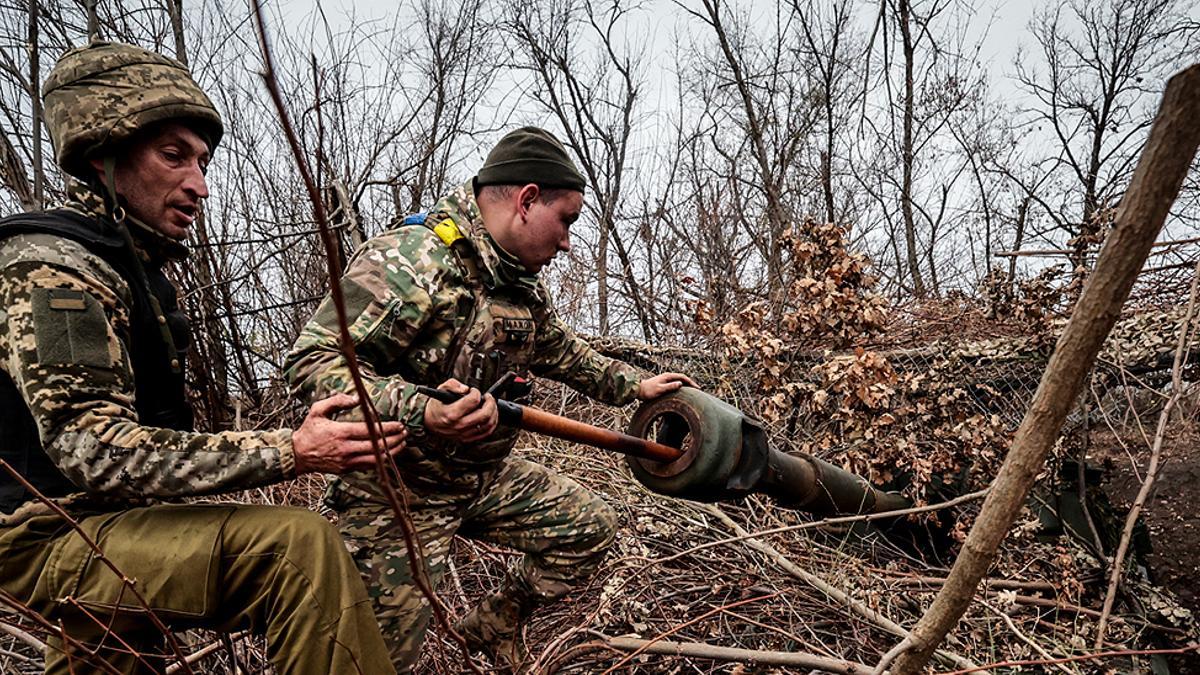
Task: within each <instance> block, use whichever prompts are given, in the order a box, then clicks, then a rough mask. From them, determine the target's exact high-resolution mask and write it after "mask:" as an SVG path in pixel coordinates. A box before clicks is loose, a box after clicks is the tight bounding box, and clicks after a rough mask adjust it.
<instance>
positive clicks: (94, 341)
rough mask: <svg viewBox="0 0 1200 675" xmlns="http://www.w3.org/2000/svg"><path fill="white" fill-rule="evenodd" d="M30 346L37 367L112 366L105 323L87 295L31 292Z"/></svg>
mask: <svg viewBox="0 0 1200 675" xmlns="http://www.w3.org/2000/svg"><path fill="white" fill-rule="evenodd" d="M30 302H31V304H32V305H33V306H32V307H31V309H32V310H33V311H32V315H33V333H34V342H35V344H36V345H37V356H38V362H39V363H40V364H41V365H80V366H91V367H94V368H108V367H111V366H112V362H111V361H112V359H111V357H110V355H109V351H108V319H107V318H106V317H105V316H104V308H103V307H102V306H101V305H100V303H99V302H98V301H97V300H96V299H95V298H93V297H92V296H91V295H90V294H89V293H85V292H83V291H75V290H71V289H66V288H35V289H33V292H32V294H31V297H30Z"/></svg>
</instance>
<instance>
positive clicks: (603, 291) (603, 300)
mask: <svg viewBox="0 0 1200 675" xmlns="http://www.w3.org/2000/svg"><path fill="white" fill-rule="evenodd" d="M596 311H597V314H598V316H597V319H599V322H600V326H599V332H600V334H601V335H608V228H607V227H601V228H600V241H599V243H597V244H596Z"/></svg>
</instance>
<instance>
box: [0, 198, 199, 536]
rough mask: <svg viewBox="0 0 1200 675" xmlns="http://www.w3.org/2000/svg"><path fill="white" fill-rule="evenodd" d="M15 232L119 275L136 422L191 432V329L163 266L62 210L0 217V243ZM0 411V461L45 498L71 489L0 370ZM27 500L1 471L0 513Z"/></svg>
mask: <svg viewBox="0 0 1200 675" xmlns="http://www.w3.org/2000/svg"><path fill="white" fill-rule="evenodd" d="M18 234H52V235H55V236H59V237H63V238H64V239H70V240H71V241H75V242H78V243H79V244H82V245H83V246H84V247H85V248H86V249H87V250H88V251H90V252H91V253H93V254H95V255H96V256H98V257H99V258H101V259H103V260H104V262H106V263H108V264H109V265H110V266H112V268H113V269H114V270H116V271H117V273H118V274H120V275H121V278H122V279H124V280H125V282H126V283H127V284H128V285H129V289H130V295H131V296H132V299H133V306H132V308H131V310H132V311H131V313H130V326H129V327H130V336H129V337H130V341H129V345H128V350H129V360H130V363H131V365H132V367H133V380H134V392H135V399H134V407H135V409H136V411H137V415H138V422H139V423H140V424H142V425H145V426H151V427H163V428H167V429H175V430H179V431H190V430H191V429H192V424H193V419H192V408H191V405H190V404H189V403H188V400H187V392H186V389H185V386H184V375H183V372H184V364H186V362H187V351H188V347H189V346H190V344H191V332H190V331H189V329H188V324H187V317H186V316H185V315H184V313H183V311H182V310H181V309H180V308H179V301H178V298H177V296H176V289H175V286H174V284H172V283H171V281H170V280H169V279H167V277H166V275H165V274H164V273H163V271H162V268H161V267H159V266H144V265H142V264H141V262H140V261H139V260H138V258H137V257H136V256H137V253H136V252H134V251H132V250H130V248H129V246H128V244H127V242H126V239H125V235H124V234H122V233H121V232H120V231H119V230H117V228H116V226H115V225H114V224H112V223H109V222H105V221H101V220H98V219H93V218H89V217H87V216H84V215H83V214H80V213H76V212H74V211H71V210H67V209H56V210H53V211H48V212H46V213H24V214H18V215H15V216H10V217H8V218H3V219H0V240H3V239H6V238H8V237H11V236H14V235H18ZM156 304H157V311H156V307H155V305H156ZM160 317H161V318H160ZM172 343H173V344H172ZM172 347H173V348H172ZM0 411H3V414H0V458H3V459H4V460H5V461H7V462H8V463H9V464H11V465H12V466H13V467H14V468H15V469H16V470H17V471H19V472H20V473H21V475H22V476H24V477H25V479H26V480H28V481H29V482H30V483H31V484H32V485H33V486H34V487H35V488H37V489H38V491H39V492H41V493H42V494H44V495H46V496H47V497H62V496H65V495H67V494H70V493H72V492H78V491H79V488H78V487H77V486H75V485H74V484H73V483H72V482H71V481H70V480H68V479H67V477H66V476H64V475H63V474H62V472H61V471H59V469H58V467H57V466H55V465H54V463H53V462H52V461H51V459H50V457H49V456H47V454H46V451H45V449H44V448H43V445H42V441H41V437H40V434H39V432H38V428H37V423H36V422H35V421H34V419H33V414H32V413H31V412H30V410H29V406H27V405H26V403H25V400H24V398H23V397H22V396H21V392H20V391H19V390H18V389H17V386H16V384H15V383H14V382H13V380H12V378H11V376H10V375H9V374H8V373H7V372H5V371H2V370H0ZM31 497H32V495H30V494H28V492H27V491H26V490H25V489H24V488H23V487H22V486H21V485H19V484H17V483H16V482H15V481H13V479H12V477H11V476H9V475H8V473H7V472H3V471H0V512H6V513H7V512H12V511H13V510H14V509H16V508H17V507H18V506H20V505H21V504H22V503H24V502H25V501H27V500H28V499H30V498H31Z"/></svg>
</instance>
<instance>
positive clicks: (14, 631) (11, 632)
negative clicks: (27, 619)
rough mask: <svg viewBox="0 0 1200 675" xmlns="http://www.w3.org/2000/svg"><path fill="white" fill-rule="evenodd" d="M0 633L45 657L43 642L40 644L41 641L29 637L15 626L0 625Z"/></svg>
mask: <svg viewBox="0 0 1200 675" xmlns="http://www.w3.org/2000/svg"><path fill="white" fill-rule="evenodd" d="M0 633H4V634H6V635H8V636H10V637H13V638H16V640H17V641H18V642H22V643H24V644H25V645H26V646H28V647H30V648H32V649H33V650H34V651H36V652H37V653H39V654H41V655H42V656H45V655H46V643H45V642H42V641H41V640H39V639H37V638H36V637H34V636H32V635H30V634H29V633H26V632H25V631H23V630H21V629H20V628H18V627H16V626H13V625H10V624H7V623H0Z"/></svg>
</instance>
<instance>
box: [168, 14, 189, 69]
mask: <svg viewBox="0 0 1200 675" xmlns="http://www.w3.org/2000/svg"><path fill="white" fill-rule="evenodd" d="M163 1H164V2H166V3H167V14H168V15H170V17H171V34H172V35H173V36H174V37H175V58H176V59H179V61H180V63H182V64H183V65H185V66H186V65H188V57H187V43H186V42H185V41H184V39H183V0H163Z"/></svg>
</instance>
